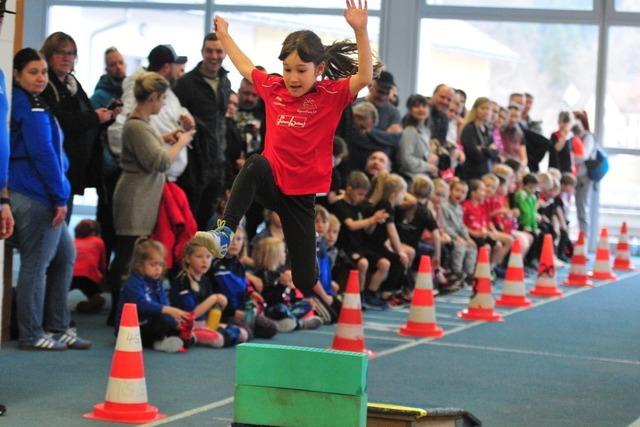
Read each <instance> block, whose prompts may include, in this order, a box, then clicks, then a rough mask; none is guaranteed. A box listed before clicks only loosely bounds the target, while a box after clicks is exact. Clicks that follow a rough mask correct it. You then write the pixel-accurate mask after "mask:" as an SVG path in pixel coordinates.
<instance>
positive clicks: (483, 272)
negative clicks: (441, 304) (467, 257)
mask: <svg viewBox="0 0 640 427" xmlns="http://www.w3.org/2000/svg"><path fill="white" fill-rule="evenodd" d="M494 307H495V302H494V301H493V296H492V295H491V267H490V265H489V246H483V247H481V248H480V250H479V251H478V262H477V265H476V273H475V283H474V284H473V293H472V294H471V299H470V300H469V307H468V308H465V309H464V310H462V311H459V312H458V317H460V318H461V319H466V320H484V321H486V322H502V321H503V320H504V319H503V318H502V316H501V315H500V313H498V312H497V311H494Z"/></svg>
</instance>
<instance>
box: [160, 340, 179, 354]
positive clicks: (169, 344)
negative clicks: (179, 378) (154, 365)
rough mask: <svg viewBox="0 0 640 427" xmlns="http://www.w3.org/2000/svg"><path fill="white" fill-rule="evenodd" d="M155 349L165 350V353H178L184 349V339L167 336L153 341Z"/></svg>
mask: <svg viewBox="0 0 640 427" xmlns="http://www.w3.org/2000/svg"><path fill="white" fill-rule="evenodd" d="M153 349H154V350H155V351H164V352H165V353H177V352H179V351H180V350H181V349H182V339H180V337H165V338H163V339H162V340H160V341H156V342H154V343H153Z"/></svg>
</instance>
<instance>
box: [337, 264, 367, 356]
mask: <svg viewBox="0 0 640 427" xmlns="http://www.w3.org/2000/svg"><path fill="white" fill-rule="evenodd" d="M330 348H331V349H332V350H342V351H353V352H356V353H367V354H368V355H369V357H374V356H375V354H374V353H373V352H372V351H371V350H367V349H366V348H365V347H364V327H363V326H362V306H361V304H360V281H359V279H358V270H351V271H350V272H349V279H348V280H347V287H346V289H345V292H344V299H343V300H342V308H341V309H340V316H339V317H338V327H337V328H336V335H335V337H333V345H332V346H331V347H330Z"/></svg>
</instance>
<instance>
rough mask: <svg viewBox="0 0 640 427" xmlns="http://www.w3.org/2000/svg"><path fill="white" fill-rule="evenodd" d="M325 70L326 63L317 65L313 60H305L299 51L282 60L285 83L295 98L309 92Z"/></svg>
mask: <svg viewBox="0 0 640 427" xmlns="http://www.w3.org/2000/svg"><path fill="white" fill-rule="evenodd" d="M323 71H324V63H321V64H319V65H317V66H316V65H315V64H314V63H313V62H304V61H303V60H302V59H301V58H300V55H298V52H297V51H293V52H291V53H290V54H289V56H287V57H286V58H285V59H284V61H282V78H283V79H284V85H285V86H286V87H287V90H288V91H289V93H290V94H291V96H293V97H294V98H297V97H299V96H302V95H304V94H305V93H307V92H309V91H310V90H311V88H312V87H313V85H314V84H315V83H316V80H317V79H318V76H320V75H322V73H323Z"/></svg>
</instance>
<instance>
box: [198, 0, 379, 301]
mask: <svg viewBox="0 0 640 427" xmlns="http://www.w3.org/2000/svg"><path fill="white" fill-rule="evenodd" d="M344 17H345V20H346V21H347V23H348V24H349V26H351V28H353V31H354V33H355V37H356V43H355V44H353V43H348V42H335V43H333V44H332V45H330V46H324V45H323V44H322V42H321V40H320V38H319V37H318V36H317V35H316V34H315V33H313V32H312V31H309V30H303V31H296V32H294V33H291V34H289V35H288V36H287V37H286V39H285V40H284V42H283V44H282V50H281V52H280V55H279V57H278V58H279V59H280V60H281V61H282V65H283V71H282V74H283V76H282V77H280V76H277V75H270V74H267V73H265V72H263V71H260V70H258V69H256V67H255V65H253V63H252V62H251V60H250V59H249V58H247V56H246V55H245V54H244V53H243V52H242V51H241V50H240V48H239V47H238V46H237V45H236V43H235V42H234V41H233V39H232V38H231V36H230V35H229V33H228V31H227V30H228V23H227V22H226V21H225V20H224V19H222V18H221V17H219V16H216V17H215V19H214V24H215V29H216V34H217V36H218V40H220V42H221V43H222V45H223V47H224V48H225V50H226V51H227V53H228V55H229V57H230V58H231V61H232V62H233V65H235V67H236V68H237V69H238V71H239V72H240V74H242V76H243V77H244V78H246V79H247V80H249V81H250V82H252V83H253V84H254V87H255V90H256V92H257V93H258V95H259V96H260V97H261V98H262V99H263V100H264V103H265V108H266V123H267V133H266V137H265V148H264V151H263V152H262V154H254V155H252V156H251V157H249V158H248V159H247V161H246V163H245V165H244V166H243V168H242V170H241V171H240V173H239V174H238V176H237V177H236V179H235V182H234V184H233V187H232V190H231V196H230V199H229V202H228V204H227V206H226V208H225V212H224V214H223V217H222V218H221V221H219V222H218V228H217V229H215V230H212V231H208V232H200V233H198V234H197V235H196V239H198V240H199V241H200V242H201V243H202V244H203V245H204V246H205V247H207V249H209V250H210V251H211V253H212V254H213V255H214V256H215V257H217V258H222V257H224V255H225V253H226V251H227V248H228V246H229V244H230V242H231V241H232V239H233V234H234V230H235V229H236V228H237V227H238V224H239V222H240V220H241V218H242V217H243V216H244V214H245V212H246V211H247V209H248V208H249V206H250V205H251V203H252V202H253V201H254V200H256V201H258V202H259V203H260V204H261V205H263V206H264V207H265V208H267V209H272V210H275V211H276V212H277V213H278V214H279V215H280V217H281V219H282V226H283V230H284V236H285V240H286V242H287V246H288V253H289V255H290V258H291V270H292V275H293V282H294V283H295V286H296V287H298V288H300V289H301V290H302V291H309V290H310V289H311V288H312V287H313V286H314V285H315V284H316V282H317V279H318V271H317V267H316V236H315V227H314V219H315V213H314V202H315V194H316V193H326V192H328V191H329V186H330V183H331V171H332V151H333V150H332V145H333V139H334V133H335V129H336V127H337V125H338V121H339V120H340V117H341V115H342V110H344V109H345V108H346V107H347V106H348V105H349V104H351V103H352V102H353V100H354V99H355V97H356V95H357V94H358V92H359V91H360V90H361V89H363V88H364V87H365V86H367V85H368V84H369V83H370V82H371V80H372V77H373V68H374V67H373V65H372V62H373V60H372V55H371V48H370V46H369V38H368V34H367V3H366V0H365V2H364V5H363V4H362V2H361V0H358V5H357V6H356V4H355V0H347V9H346V10H345V12H344ZM356 51H357V56H358V59H357V61H355V60H354V59H353V58H352V57H351V56H350V55H351V54H353V53H355V52H356ZM378 67H379V64H377V65H376V68H378ZM319 77H320V78H321V79H320V80H319V79H318V78H319Z"/></svg>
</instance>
